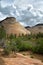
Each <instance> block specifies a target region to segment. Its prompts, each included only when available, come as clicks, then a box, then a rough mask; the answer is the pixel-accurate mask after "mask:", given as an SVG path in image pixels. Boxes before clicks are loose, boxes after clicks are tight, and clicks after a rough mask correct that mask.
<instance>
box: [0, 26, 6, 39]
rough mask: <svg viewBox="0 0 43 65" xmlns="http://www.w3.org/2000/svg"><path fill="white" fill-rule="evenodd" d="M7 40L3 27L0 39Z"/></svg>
mask: <svg viewBox="0 0 43 65" xmlns="http://www.w3.org/2000/svg"><path fill="white" fill-rule="evenodd" d="M3 38H6V31H5V30H4V27H3V26H2V27H1V28H0V39H3Z"/></svg>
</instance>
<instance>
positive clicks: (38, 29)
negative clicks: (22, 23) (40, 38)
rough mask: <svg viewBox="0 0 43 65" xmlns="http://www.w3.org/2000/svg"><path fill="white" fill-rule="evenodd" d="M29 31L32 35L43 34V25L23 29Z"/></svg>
mask: <svg viewBox="0 0 43 65" xmlns="http://www.w3.org/2000/svg"><path fill="white" fill-rule="evenodd" d="M25 28H26V29H27V30H29V31H30V32H31V33H32V34H37V33H39V32H40V33H43V24H37V25H35V26H33V27H25Z"/></svg>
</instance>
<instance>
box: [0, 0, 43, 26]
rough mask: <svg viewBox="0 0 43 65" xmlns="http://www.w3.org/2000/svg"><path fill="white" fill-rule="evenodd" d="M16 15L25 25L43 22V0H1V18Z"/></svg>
mask: <svg viewBox="0 0 43 65" xmlns="http://www.w3.org/2000/svg"><path fill="white" fill-rule="evenodd" d="M7 16H13V17H16V18H17V20H19V21H21V23H22V24H23V25H24V23H25V25H34V24H36V23H37V22H40V23H41V22H43V0H0V20H3V19H4V18H6V17H7Z"/></svg>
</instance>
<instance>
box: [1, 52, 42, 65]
mask: <svg viewBox="0 0 43 65" xmlns="http://www.w3.org/2000/svg"><path fill="white" fill-rule="evenodd" d="M1 58H2V59H3V61H4V64H3V65H43V63H42V62H41V61H40V60H37V59H33V58H30V57H29V56H24V55H22V54H20V53H17V57H16V58H4V57H1ZM0 65H1V64H0Z"/></svg>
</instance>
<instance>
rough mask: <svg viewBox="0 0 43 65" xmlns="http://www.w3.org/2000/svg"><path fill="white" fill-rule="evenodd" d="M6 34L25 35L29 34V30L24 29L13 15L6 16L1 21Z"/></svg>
mask: <svg viewBox="0 0 43 65" xmlns="http://www.w3.org/2000/svg"><path fill="white" fill-rule="evenodd" d="M1 22H2V25H3V26H4V29H5V30H6V33H7V34H16V35H17V36H18V35H22V34H24V35H26V34H30V31H28V30H27V29H25V28H24V27H23V26H22V25H21V24H20V23H19V22H17V21H16V19H15V18H14V17H8V18H6V19H5V20H3V21H1Z"/></svg>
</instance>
